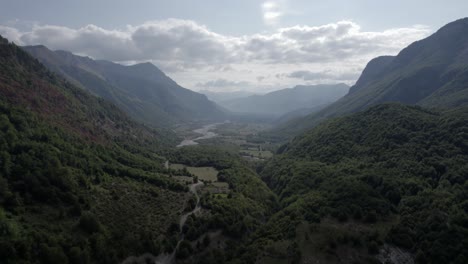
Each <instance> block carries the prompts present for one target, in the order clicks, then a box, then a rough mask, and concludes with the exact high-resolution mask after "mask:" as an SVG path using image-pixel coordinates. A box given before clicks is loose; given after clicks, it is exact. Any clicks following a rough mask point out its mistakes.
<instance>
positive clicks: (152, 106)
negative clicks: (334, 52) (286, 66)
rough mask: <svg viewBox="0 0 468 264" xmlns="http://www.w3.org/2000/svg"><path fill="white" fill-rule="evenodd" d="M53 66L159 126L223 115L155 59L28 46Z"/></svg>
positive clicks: (80, 83) (84, 85)
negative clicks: (121, 59) (117, 58)
mask: <svg viewBox="0 0 468 264" xmlns="http://www.w3.org/2000/svg"><path fill="white" fill-rule="evenodd" d="M24 49H25V50H26V51H28V52H29V53H30V54H31V55H33V56H34V57H36V58H37V59H38V60H39V61H41V62H42V63H44V64H45V65H46V66H47V67H48V68H49V69H50V70H52V71H54V72H57V73H59V74H61V75H63V76H64V77H65V78H67V79H68V80H70V81H71V82H72V83H74V84H76V85H78V86H80V87H82V88H84V89H86V90H88V91H90V92H92V93H93V94H95V95H98V96H100V97H102V98H104V99H107V100H110V101H111V102H113V103H115V104H116V105H117V106H119V107H120V108H121V109H123V110H124V111H125V112H127V113H128V114H129V115H130V116H132V117H133V118H135V119H136V120H139V121H141V122H144V123H146V124H149V125H151V126H155V127H161V126H167V125H170V124H174V123H176V122H184V121H188V120H193V119H197V120H200V119H202V120H211V119H216V120H217V119H220V118H222V117H223V116H224V113H223V111H222V110H221V109H220V108H219V107H218V106H217V105H216V104H215V103H213V102H211V101H209V100H208V99H207V98H206V96H204V95H201V94H198V93H196V92H193V91H190V90H188V89H185V88H183V87H181V86H179V85H178V84H177V83H175V82H174V81H173V80H171V79H170V78H169V77H167V76H166V75H165V74H164V73H163V72H162V71H160V70H159V69H158V68H157V67H156V66H154V65H153V64H151V63H141V64H136V65H132V66H124V65H120V64H116V63H112V62H109V61H99V60H92V59H90V58H88V57H81V56H76V55H73V54H72V53H69V52H66V51H51V50H49V49H47V48H46V47H44V46H29V47H24Z"/></svg>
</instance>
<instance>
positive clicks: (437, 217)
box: [250, 104, 468, 263]
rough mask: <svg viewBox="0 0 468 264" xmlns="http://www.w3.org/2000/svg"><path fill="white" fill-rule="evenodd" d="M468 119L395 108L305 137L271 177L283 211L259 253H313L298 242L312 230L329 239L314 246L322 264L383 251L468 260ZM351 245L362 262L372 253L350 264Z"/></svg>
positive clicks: (467, 113)
mask: <svg viewBox="0 0 468 264" xmlns="http://www.w3.org/2000/svg"><path fill="white" fill-rule="evenodd" d="M467 120H468V109H467V108H461V109H456V110H452V111H448V112H434V111H428V110H425V109H423V108H420V107H409V106H402V105H397V104H386V105H379V106H376V107H373V108H371V109H369V110H366V111H364V112H362V113H358V114H355V115H351V116H348V117H343V118H338V119H334V120H332V121H329V122H326V123H324V124H323V125H321V126H319V127H317V128H316V129H314V130H312V131H310V132H308V133H306V134H304V135H303V136H301V137H298V138H296V139H295V140H293V141H292V142H291V143H290V144H287V145H285V146H283V147H282V148H281V149H280V151H279V155H277V156H276V157H274V158H273V160H271V161H270V162H268V164H267V166H266V167H265V169H264V170H263V172H262V175H263V176H262V177H263V179H264V181H265V182H267V183H268V185H269V186H270V187H271V188H272V189H273V190H274V191H275V192H276V193H277V195H278V196H279V199H280V203H281V206H282V207H283V209H282V210H280V211H279V212H278V213H276V214H275V215H274V216H273V217H272V218H271V219H270V221H269V222H268V224H267V225H266V226H265V228H263V229H261V230H260V231H259V232H258V233H257V235H256V236H257V239H256V241H255V243H254V244H252V245H251V247H250V248H251V249H252V250H255V249H260V250H262V251H264V250H267V248H268V245H274V244H275V243H277V242H279V241H284V240H286V241H291V243H299V244H298V247H299V248H301V247H302V248H304V249H305V248H307V246H306V245H307V243H305V242H304V240H301V238H300V236H299V235H298V233H297V230H298V228H299V227H300V226H301V225H304V224H305V225H306V226H309V227H310V228H312V230H313V232H307V233H306V234H308V235H309V236H316V235H317V233H318V234H320V233H322V234H323V235H322V236H321V237H315V238H314V239H313V241H314V243H315V245H314V244H312V248H313V249H314V250H315V251H317V252H319V253H318V257H317V258H320V254H322V255H323V254H324V255H325V256H326V255H327V254H330V256H332V257H331V258H332V260H331V262H333V259H335V261H336V262H338V260H339V259H340V258H341V259H344V258H351V259H353V258H354V259H356V260H362V259H365V258H366V256H367V255H368V254H370V255H372V254H375V253H377V252H378V250H377V248H379V247H382V245H383V243H389V244H393V245H396V246H398V247H401V248H404V249H406V250H408V251H410V252H413V254H417V255H418V258H417V259H416V260H417V262H419V263H427V262H429V263H464V262H466V261H468V259H467V257H468V256H467V255H466V253H467V252H466V245H467V243H468V240H467V236H466V234H467V232H468V229H467V226H466V223H467V221H468V214H467V213H468V212H467V210H466V208H465V207H466V206H465V205H466V202H465V200H466V195H467V193H468V189H467V187H468V182H467V177H466V171H468V167H467V164H468V123H467V122H466V121H467ZM351 226H354V228H350V227H351ZM324 230H331V231H329V232H333V233H335V234H334V235H333V236H330V235H329V232H324ZM324 236H325V237H324ZM327 238H328V239H327ZM317 241H323V243H321V244H320V243H317ZM304 244H305V246H304ZM309 244H310V243H309ZM346 245H347V247H354V248H356V249H355V250H353V251H351V252H353V254H357V253H359V252H360V251H359V248H362V247H364V248H368V250H366V252H364V253H359V254H360V255H356V256H355V255H353V254H351V255H349V254H348V255H346V254H344V253H343V252H345V250H343V246H346ZM309 247H310V245H309ZM326 247H329V250H328V252H329V253H326V252H327V251H324V250H323V248H326ZM320 248H322V249H320ZM340 248H341V249H342V250H340ZM309 250H311V249H310V248H309ZM301 253H302V254H304V253H306V252H301ZM343 254H344V255H343ZM252 255H254V256H255V255H259V254H258V252H257V253H252ZM330 256H329V257H330ZM283 257H285V256H283ZM286 257H288V258H289V259H294V258H295V257H297V253H295V254H292V255H286Z"/></svg>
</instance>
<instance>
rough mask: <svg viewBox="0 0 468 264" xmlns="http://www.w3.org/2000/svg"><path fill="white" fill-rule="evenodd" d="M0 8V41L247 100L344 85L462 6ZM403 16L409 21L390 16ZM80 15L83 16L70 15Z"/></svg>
mask: <svg viewBox="0 0 468 264" xmlns="http://www.w3.org/2000/svg"><path fill="white" fill-rule="evenodd" d="M0 2H1V3H2V6H5V7H6V8H2V10H1V11H0V15H1V17H2V20H0V34H1V35H3V36H5V37H7V38H8V39H10V40H11V41H14V42H15V43H16V44H18V45H37V44H42V45H45V46H47V47H48V48H50V49H52V50H57V49H62V50H67V51H70V52H73V53H75V54H78V55H85V56H90V57H92V58H95V59H104V60H110V61H113V62H117V63H123V64H134V63H140V62H151V63H153V64H154V65H156V66H157V67H159V68H160V69H161V70H162V71H164V72H165V73H166V74H167V75H168V76H169V77H171V78H173V79H174V80H175V81H176V82H177V83H179V84H180V85H182V86H184V87H186V88H189V89H192V90H195V91H200V90H210V91H218V92H219V91H222V92H226V91H250V92H255V93H265V92H269V91H273V90H278V89H283V88H290V87H294V86H295V85H311V84H330V83H346V84H348V85H352V84H354V82H355V81H356V79H357V78H358V77H359V75H360V73H361V71H362V70H363V68H364V67H365V65H366V63H367V62H368V61H369V60H370V59H372V58H374V57H376V56H381V55H396V54H397V53H398V52H399V51H400V50H401V49H402V48H404V47H406V46H407V45H408V44H410V43H412V42H414V41H416V40H419V39H422V38H424V37H426V36H428V35H430V34H431V33H433V32H434V31H435V30H437V29H438V28H439V27H441V26H443V25H444V24H446V23H448V22H451V21H453V20H456V19H459V18H462V16H463V11H462V10H466V8H468V4H467V3H465V2H463V1H452V4H451V5H447V4H444V3H442V1H439V2H436V3H432V4H431V5H424V3H423V2H422V1H410V2H406V1H393V2H392V3H379V4H375V3H372V2H370V1H357V2H355V3H353V4H350V3H348V2H346V1H329V2H327V3H311V2H308V1H294V0H271V1H239V2H237V1H236V3H235V4H234V3H222V4H221V3H219V2H217V1H205V2H203V3H196V4H195V3H194V2H191V1H171V3H168V2H164V1H143V2H140V3H139V4H131V3H126V2H125V1H112V4H111V2H109V1H100V2H99V3H94V2H91V1H80V3H79V4H78V3H61V2H60V1H52V0H50V1H46V2H47V3H48V4H47V5H44V3H42V2H41V3H36V2H28V1H14V2H10V1H0ZM51 5H53V6H54V8H49V9H50V10H49V9H47V10H45V9H44V6H49V7H50V6H51ZM24 6H28V8H24ZM454 6H457V7H458V8H454ZM402 9H407V10H411V11H412V12H413V15H412V16H411V17H401V18H399V19H395V18H394V16H393V15H391V11H392V10H393V11H396V10H402ZM326 10H332V11H333V12H330V15H326V14H323V13H324V12H326ZM33 11H34V12H33ZM36 11H40V12H36ZM436 11H437V12H438V14H440V15H439V16H438V18H437V19H434V16H433V15H432V14H433V12H436ZM83 12H85V13H87V14H88V15H87V16H79V17H78V16H77V14H83ZM210 12H211V13H212V14H215V15H214V16H213V17H211V18H210V16H209V15H207V13H210ZM139 14H140V15H139ZM240 17H241V18H242V19H241V20H239V18H240ZM376 18H378V19H376ZM220 20H223V23H219V21H220ZM224 22H225V23H224Z"/></svg>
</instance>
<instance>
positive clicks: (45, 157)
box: [0, 37, 187, 263]
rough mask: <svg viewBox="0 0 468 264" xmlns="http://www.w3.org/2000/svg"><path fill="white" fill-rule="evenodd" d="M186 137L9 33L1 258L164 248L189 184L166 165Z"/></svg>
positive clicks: (61, 259)
mask: <svg viewBox="0 0 468 264" xmlns="http://www.w3.org/2000/svg"><path fill="white" fill-rule="evenodd" d="M177 141H178V139H177V137H175V135H173V134H172V133H171V132H170V131H169V132H168V131H164V130H154V129H149V128H147V127H145V126H143V125H141V124H139V123H137V122H135V121H133V120H132V119H130V118H129V117H128V116H127V115H126V114H125V113H124V112H122V111H120V110H119V109H118V108H117V107H115V106H114V105H113V104H111V103H108V102H106V101H105V100H103V99H102V98H97V97H95V96H93V95H91V94H90V93H88V92H87V91H84V90H83V89H81V88H78V87H75V86H74V85H73V84H71V83H69V82H68V81H66V80H65V79H63V78H62V77H60V76H57V75H56V74H54V73H52V72H51V71H49V70H48V69H47V68H46V67H45V66H44V65H42V64H41V63H39V62H38V61H37V60H36V59H34V58H33V57H31V56H30V55H29V54H28V53H26V52H25V51H24V50H23V49H21V48H20V47H17V46H15V45H14V44H10V43H8V40H6V39H4V38H1V37H0V204H1V206H0V226H1V233H2V235H1V236H0V248H1V250H0V259H2V263H33V262H38V263H69V262H70V263H96V262H97V261H96V260H99V261H98V262H101V263H118V262H119V261H121V260H122V259H124V258H125V257H127V256H128V255H129V254H131V253H132V252H135V251H143V252H145V251H148V250H151V251H154V252H157V251H156V250H155V248H154V245H156V244H155V243H161V239H162V238H161V233H164V232H165V231H166V230H167V229H168V228H169V226H170V223H171V221H173V222H176V221H177V219H178V217H179V215H178V213H177V212H176V211H172V209H169V208H179V209H182V208H183V206H184V202H185V200H186V199H185V197H186V196H185V192H186V190H187V187H186V186H184V185H182V184H180V183H178V182H177V181H176V180H174V179H172V178H170V177H167V176H166V175H164V172H165V168H164V167H163V165H162V164H163V162H164V161H165V158H163V156H162V155H164V153H166V152H167V151H168V150H169V149H171V148H173V146H175V145H176V144H177V143H176V142H177ZM161 212H165V215H164V216H158V214H159V213H161ZM166 214H167V215H166ZM140 216H142V217H143V218H145V219H146V220H143V219H140ZM125 230H127V231H125ZM145 230H146V231H145ZM119 234H124V235H123V236H121V235H119ZM142 234H144V235H142ZM116 235H117V236H119V237H120V238H119V239H116ZM158 241H159V242H158ZM158 250H159V249H158Z"/></svg>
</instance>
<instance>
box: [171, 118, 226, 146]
mask: <svg viewBox="0 0 468 264" xmlns="http://www.w3.org/2000/svg"><path fill="white" fill-rule="evenodd" d="M220 124H222V123H214V124H209V125H206V126H203V127H201V128H198V129H195V130H193V132H195V133H197V134H201V136H199V137H197V138H194V139H187V138H186V139H184V140H182V142H180V144H179V145H177V147H178V148H180V147H183V146H193V145H198V144H199V143H198V142H197V140H202V139H209V138H214V137H216V136H217V135H218V134H216V133H214V132H212V131H210V130H213V129H215V128H216V127H217V126H218V125H220Z"/></svg>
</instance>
